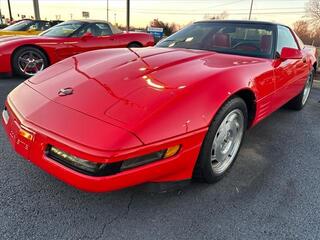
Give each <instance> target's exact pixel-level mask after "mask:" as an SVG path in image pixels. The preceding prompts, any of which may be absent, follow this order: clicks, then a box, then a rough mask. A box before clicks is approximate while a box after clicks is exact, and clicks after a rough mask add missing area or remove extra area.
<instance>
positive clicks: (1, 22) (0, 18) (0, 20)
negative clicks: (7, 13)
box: [0, 0, 3, 24]
mask: <svg viewBox="0 0 320 240" xmlns="http://www.w3.org/2000/svg"><path fill="white" fill-rule="evenodd" d="M0 24H3V21H2V12H1V0H0Z"/></svg>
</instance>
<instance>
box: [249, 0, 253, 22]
mask: <svg viewBox="0 0 320 240" xmlns="http://www.w3.org/2000/svg"><path fill="white" fill-rule="evenodd" d="M252 7H253V0H251V6H250V12H249V20H251V14H252Z"/></svg>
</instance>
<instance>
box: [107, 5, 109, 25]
mask: <svg viewBox="0 0 320 240" xmlns="http://www.w3.org/2000/svg"><path fill="white" fill-rule="evenodd" d="M107 22H109V0H107Z"/></svg>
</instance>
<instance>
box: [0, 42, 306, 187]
mask: <svg viewBox="0 0 320 240" xmlns="http://www.w3.org/2000/svg"><path fill="white" fill-rule="evenodd" d="M301 54H302V55H303V58H305V59H306V61H305V62H304V61H303V59H292V60H286V61H281V60H273V59H261V58H253V57H243V56H236V55H228V54H219V53H214V52H208V51H200V50H199V51H196V50H183V49H161V48H145V49H134V51H133V50H129V49H111V50H100V51H93V52H89V53H84V54H80V55H77V56H74V57H72V58H68V59H66V60H64V61H61V62H60V63H58V64H55V65H54V66H52V67H49V68H48V69H47V70H45V71H43V72H41V73H39V74H38V75H37V76H35V77H33V78H31V79H30V80H28V81H26V82H25V83H23V84H21V85H20V86H18V87H17V88H16V89H15V90H13V91H12V92H11V93H10V95H9V96H8V101H7V108H8V109H9V112H10V121H9V124H8V125H5V124H4V123H3V124H4V125H5V129H6V131H7V133H8V136H9V138H10V141H11V143H12V145H13V146H14V148H15V149H16V151H17V152H19V153H20V154H21V155H23V156H24V157H26V158H28V159H30V160H31V161H32V162H34V163H35V164H36V165H38V166H39V167H41V168H42V169H44V170H45V171H47V172H49V173H50V174H52V175H54V176H56V177H57V178H59V179H61V180H63V181H65V182H67V183H69V184H71V185H73V186H75V187H77V188H80V189H83V190H87V191H112V190H116V189H120V188H123V187H129V186H133V185H137V184H140V183H145V182H164V181H178V180H184V179H189V178H191V177H192V172H193V168H194V165H195V163H196V160H197V157H198V154H199V151H200V147H201V144H202V141H203V139H204V137H205V134H206V132H207V129H208V126H209V125H210V122H211V121H212V119H213V118H214V116H215V114H216V112H217V111H218V110H219V109H220V107H221V106H222V105H223V104H224V103H225V102H226V101H227V100H228V99H229V98H230V97H231V96H233V95H236V94H237V93H238V92H239V91H250V92H251V93H253V94H254V96H255V103H256V112H255V113H254V119H253V122H252V124H251V126H253V125H254V124H256V123H258V122H259V121H261V120H262V119H264V118H265V117H267V116H268V115H270V114H271V113H272V112H273V111H275V110H277V109H278V108H279V107H281V106H282V105H283V104H285V103H286V102H288V101H289V100H290V99H291V98H292V97H294V96H296V95H298V94H299V93H300V92H301V90H302V89H303V87H304V84H305V81H306V79H307V75H308V74H309V72H310V71H311V69H312V57H311V56H310V55H309V53H308V52H306V51H301ZM66 87H72V88H73V89H74V94H73V95H70V96H65V97H59V96H58V94H57V93H58V91H59V90H60V89H61V88H66ZM16 123H17V124H18V125H15V124H16ZM20 124H23V125H24V126H26V127H27V128H29V129H31V130H32V131H34V132H35V141H34V142H31V143H29V144H30V145H29V148H30V149H29V150H28V151H27V152H26V151H21V149H20V146H19V144H17V138H16V137H15V136H16V131H17V127H16V126H19V125H20ZM27 144H28V143H27ZM48 144H51V145H54V146H56V147H58V148H61V149H62V150H64V151H66V152H69V153H71V154H74V155H76V156H78V157H81V158H83V159H87V160H91V161H95V162H117V161H123V160H125V159H128V158H132V157H137V156H142V155H144V154H148V153H151V152H155V151H159V150H161V149H165V148H167V147H170V146H174V145H177V144H181V145H182V149H181V151H180V152H179V154H178V155H177V156H175V157H172V158H169V159H167V160H161V161H158V162H155V163H152V164H148V165H145V166H142V167H138V168H136V169H133V170H128V171H125V172H122V173H119V174H116V175H114V176H108V177H90V176H86V175H83V174H81V173H78V172H75V171H73V170H71V169H68V168H67V167H64V166H62V165H60V164H58V163H56V162H54V161H52V160H50V159H48V158H47V157H45V155H44V149H45V148H46V146H47V145H48ZM19 149H20V150H19Z"/></svg>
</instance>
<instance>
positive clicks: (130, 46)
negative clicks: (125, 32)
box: [128, 42, 143, 48]
mask: <svg viewBox="0 0 320 240" xmlns="http://www.w3.org/2000/svg"><path fill="white" fill-rule="evenodd" d="M141 47H143V46H142V44H140V43H135V42H134V43H130V44H129V45H128V48H141Z"/></svg>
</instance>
